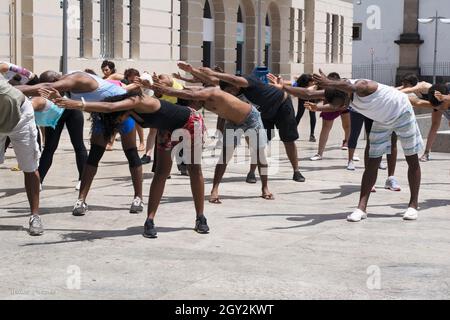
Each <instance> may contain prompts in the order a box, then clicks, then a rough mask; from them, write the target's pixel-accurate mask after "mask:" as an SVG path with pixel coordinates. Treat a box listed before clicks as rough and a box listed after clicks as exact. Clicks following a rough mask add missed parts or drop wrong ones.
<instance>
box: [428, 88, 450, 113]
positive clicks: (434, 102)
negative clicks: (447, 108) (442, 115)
mask: <svg viewBox="0 0 450 320" xmlns="http://www.w3.org/2000/svg"><path fill="white" fill-rule="evenodd" d="M436 91H439V92H440V93H442V94H449V92H450V90H449V86H448V85H446V84H445V83H438V84H435V85H433V86H432V87H431V88H430V90H429V91H428V100H429V101H430V103H431V104H432V105H433V106H434V107H437V106H440V105H441V104H442V102H441V101H439V100H438V99H436V97H435V96H434V94H435V93H436Z"/></svg>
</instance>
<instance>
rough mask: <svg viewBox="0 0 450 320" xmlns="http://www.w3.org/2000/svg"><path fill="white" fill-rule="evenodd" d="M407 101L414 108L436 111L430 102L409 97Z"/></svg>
mask: <svg viewBox="0 0 450 320" xmlns="http://www.w3.org/2000/svg"><path fill="white" fill-rule="evenodd" d="M408 98H409V101H410V102H411V104H412V105H413V107H415V108H428V109H437V108H436V107H434V106H433V105H432V104H431V102H430V101H427V100H423V99H420V98H418V97H417V96H409V97H408Z"/></svg>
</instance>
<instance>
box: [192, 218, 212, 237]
mask: <svg viewBox="0 0 450 320" xmlns="http://www.w3.org/2000/svg"><path fill="white" fill-rule="evenodd" d="M195 231H196V232H198V233H200V234H207V233H209V227H208V220H206V218H205V216H201V217H199V218H197V220H196V221H195Z"/></svg>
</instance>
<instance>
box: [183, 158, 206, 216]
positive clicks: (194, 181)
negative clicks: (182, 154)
mask: <svg viewBox="0 0 450 320" xmlns="http://www.w3.org/2000/svg"><path fill="white" fill-rule="evenodd" d="M187 168H188V171H189V177H190V179H191V191H192V196H193V198H194V204H195V212H196V216H197V218H200V217H202V216H203V215H204V210H205V179H204V178H203V172H202V166H201V165H200V164H188V165H187Z"/></svg>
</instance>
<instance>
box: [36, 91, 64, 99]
mask: <svg viewBox="0 0 450 320" xmlns="http://www.w3.org/2000/svg"><path fill="white" fill-rule="evenodd" d="M38 92H39V95H40V96H41V97H42V98H45V99H47V100H50V101H54V100H56V99H60V98H62V96H61V94H60V93H59V91H58V90H56V89H53V88H52V89H39V91H38Z"/></svg>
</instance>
